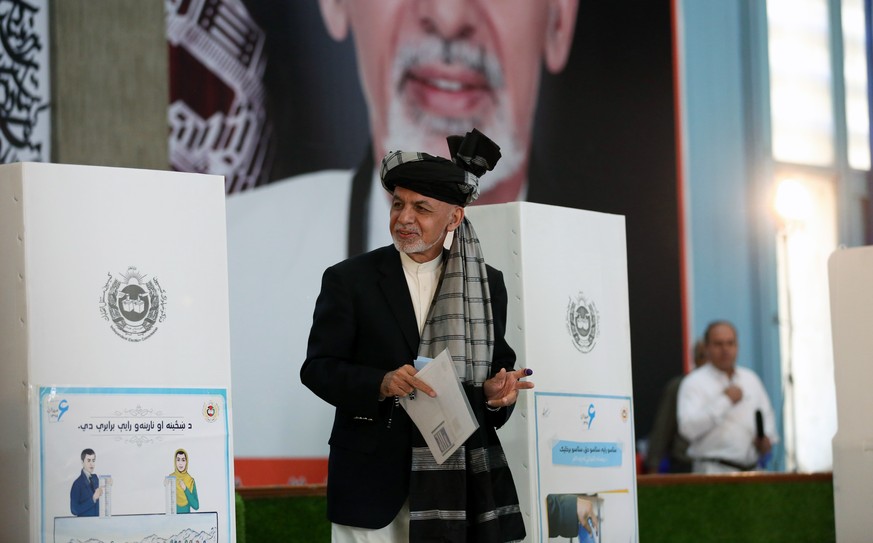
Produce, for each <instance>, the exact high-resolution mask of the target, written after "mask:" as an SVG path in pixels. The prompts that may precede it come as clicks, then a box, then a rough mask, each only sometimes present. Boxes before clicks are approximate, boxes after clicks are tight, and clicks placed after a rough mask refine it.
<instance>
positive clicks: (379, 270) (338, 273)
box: [300, 246, 515, 528]
mask: <svg viewBox="0 0 873 543" xmlns="http://www.w3.org/2000/svg"><path fill="white" fill-rule="evenodd" d="M488 281H489V285H490V289H491V304H492V312H493V314H494V335H495V347H494V358H493V360H492V365H491V372H492V373H491V374H492V375H493V374H495V373H497V372H498V371H500V368H506V369H507V370H511V369H512V368H513V366H514V365H515V353H514V352H513V350H512V349H511V348H510V347H509V345H508V344H507V343H506V340H505V338H504V333H505V329H506V305H507V295H506V287H505V285H504V283H503V274H501V273H500V272H499V271H497V270H495V269H494V268H491V267H490V266H489V267H488ZM418 344H419V333H418V325H417V324H416V320H415V310H414V309H413V307H412V300H411V299H410V296H409V288H408V287H407V284H406V279H405V277H404V275H403V267H402V264H401V262H400V254H399V253H398V252H397V250H396V249H395V248H394V247H393V246H387V247H382V248H381V249H376V250H374V251H371V252H369V253H365V254H362V255H359V256H356V257H354V258H350V259H348V260H345V261H343V262H340V263H339V264H336V265H334V266H331V267H330V268H328V269H327V270H326V271H325V272H324V276H323V277H322V284H321V293H320V294H319V296H318V300H317V301H316V302H315V312H314V315H313V322H312V330H311V331H310V334H309V346H308V349H307V354H306V361H305V362H304V363H303V367H302V368H301V369H300V378H301V380H302V382H303V384H304V385H306V386H307V387H309V388H310V389H311V390H312V391H313V392H315V393H316V394H317V395H318V396H319V397H320V398H322V399H323V400H325V401H326V402H328V403H330V404H331V405H333V406H335V407H336V414H335V416H334V422H333V429H332V431H331V436H330V442H329V443H330V457H329V459H328V481H327V515H328V518H329V519H330V521H331V522H334V523H337V524H345V525H348V526H357V527H362V528H381V527H384V526H386V525H388V523H389V522H391V521H392V520H393V519H394V517H395V516H396V515H397V512H398V511H400V507H401V506H402V505H403V503H404V501H405V500H406V498H407V495H408V494H409V475H410V470H411V450H412V449H411V439H412V432H413V429H414V427H413V424H412V422H411V421H410V419H409V417H408V416H407V414H406V411H405V410H404V409H403V408H402V407H400V406H399V405H395V402H394V400H393V398H387V399H385V400H383V401H379V387H380V385H381V383H382V378H383V377H384V376H385V374H386V373H387V372H389V371H391V370H394V369H397V368H398V367H400V366H402V365H404V364H411V363H412V362H413V360H414V359H415V357H416V356H417V353H418ZM510 411H511V410H510V409H501V410H499V411H497V412H490V411H489V412H488V413H487V417H488V418H487V422H488V425H489V426H490V428H489V429H488V431H491V432H493V431H494V428H496V427H500V426H501V425H502V424H503V423H504V422H506V419H507V418H508V416H509V413H510Z"/></svg>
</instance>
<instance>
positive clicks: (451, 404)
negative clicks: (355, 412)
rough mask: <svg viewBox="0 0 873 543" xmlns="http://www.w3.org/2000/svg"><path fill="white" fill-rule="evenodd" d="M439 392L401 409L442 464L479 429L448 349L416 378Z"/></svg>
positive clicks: (418, 396)
mask: <svg viewBox="0 0 873 543" xmlns="http://www.w3.org/2000/svg"><path fill="white" fill-rule="evenodd" d="M416 377H418V378H419V379H421V380H422V381H424V382H425V383H427V384H428V385H429V386H430V387H431V388H432V389H434V390H435V391H436V394H437V396H436V398H431V397H430V396H428V395H427V394H421V393H419V394H416V395H415V397H414V398H409V397H405V398H400V405H402V406H403V408H404V409H406V412H407V413H409V418H411V419H412V422H414V423H415V426H416V427H418V431H419V432H421V435H422V436H424V441H425V443H427V446H428V448H429V449H430V452H431V453H432V454H433V457H434V459H435V460H436V462H437V464H442V463H443V462H445V461H446V459H447V458H448V457H450V456H451V455H452V453H454V452H455V451H456V450H457V449H458V447H460V446H461V445H463V444H464V442H465V441H467V438H468V437H470V435H471V434H472V433H473V432H474V431H475V430H476V428H478V427H479V424H478V423H477V422H476V418H475V417H474V416H473V410H472V409H471V408H470V402H469V400H467V395H466V394H465V393H464V387H463V385H462V384H461V380H460V379H459V378H458V372H457V371H455V364H454V363H453V362H452V357H451V356H450V355H449V351H448V349H446V350H444V351H443V352H441V353H440V354H439V355H437V357H436V358H434V359H433V360H431V361H430V362H428V363H427V364H426V365H425V366H424V367H423V368H422V369H421V371H419V372H418V373H417V374H416Z"/></svg>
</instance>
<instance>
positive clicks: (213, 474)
mask: <svg viewBox="0 0 873 543" xmlns="http://www.w3.org/2000/svg"><path fill="white" fill-rule="evenodd" d="M38 402H39V405H38V409H36V410H35V412H36V413H38V414H39V420H38V435H39V449H38V453H39V460H38V462H39V463H38V468H39V469H38V473H39V478H38V482H37V483H36V484H37V486H38V492H36V493H35V495H36V496H38V497H39V507H40V515H39V519H40V522H41V526H40V529H39V533H40V534H41V536H42V537H41V541H43V542H52V543H54V542H58V543H59V542H63V543H70V542H84V541H88V542H89V543H102V542H105V543H109V542H118V541H125V542H129V543H135V542H146V541H148V542H157V541H161V542H170V541H198V542H200V543H217V542H218V541H230V540H231V533H232V518H231V517H232V515H233V511H234V509H233V502H232V499H233V480H232V475H231V463H230V462H231V458H230V452H229V451H230V448H229V447H230V442H229V440H230V433H229V428H228V424H229V422H228V421H229V413H228V407H227V391H226V389H198V388H179V389H174V388H166V389H164V388H83V387H60V386H58V387H51V386H42V387H40V388H39V394H38Z"/></svg>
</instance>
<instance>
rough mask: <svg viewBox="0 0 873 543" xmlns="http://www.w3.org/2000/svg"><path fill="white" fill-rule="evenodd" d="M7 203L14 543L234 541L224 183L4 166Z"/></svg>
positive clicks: (4, 240) (7, 379)
mask: <svg viewBox="0 0 873 543" xmlns="http://www.w3.org/2000/svg"><path fill="white" fill-rule="evenodd" d="M0 202H2V203H0V254H2V255H3V256H2V260H0V360H2V366H0V368H2V369H0V401H2V409H0V421H2V431H3V434H4V439H3V440H2V441H0V451H2V456H0V458H2V461H3V464H4V466H6V469H5V470H4V472H5V474H6V475H4V479H3V480H4V482H5V483H4V489H5V491H4V492H3V493H2V496H0V508H2V509H3V510H4V511H7V512H8V513H9V514H8V515H6V521H5V522H4V526H3V534H4V536H3V538H4V540H9V541H46V542H50V541H54V536H55V529H56V526H57V527H58V529H62V532H63V536H64V537H65V538H68V539H65V540H69V539H70V538H75V539H78V540H81V541H85V540H89V539H93V540H96V541H100V540H105V541H110V540H115V541H119V540H123V541H139V540H142V539H144V538H145V537H147V536H149V535H152V534H154V535H155V537H163V538H166V539H167V540H170V539H171V538H173V537H176V538H177V539H179V540H183V539H186V538H190V537H196V538H197V539H199V540H202V541H228V540H229V541H233V540H235V532H234V530H235V528H234V522H233V518H234V500H233V463H232V458H233V451H232V439H231V423H230V420H231V418H230V404H229V400H230V355H229V340H228V303H227V262H226V241H225V239H226V234H225V212H224V183H223V179H222V178H221V177H219V176H209V175H198V174H186V173H177V172H166V171H146V170H132V169H121V168H104V167H87V166H70V165H58V164H37V163H21V164H10V165H4V166H0ZM88 451H90V452H88ZM168 476H171V477H172V478H173V479H172V481H175V482H176V487H175V494H174V496H175V502H173V501H172V500H170V499H168V498H167V495H168V493H167V488H166V487H165V485H164V481H165V480H166V479H167V477H168ZM186 512H189V513H201V514H198V515H190V516H189V517H180V516H179V514H180V513H186ZM92 515H93V516H103V517H112V522H105V523H100V522H94V520H93V519H89V518H84V517H89V516H92ZM188 519H190V522H189V521H188ZM61 527H62V528H61ZM145 531H148V533H145Z"/></svg>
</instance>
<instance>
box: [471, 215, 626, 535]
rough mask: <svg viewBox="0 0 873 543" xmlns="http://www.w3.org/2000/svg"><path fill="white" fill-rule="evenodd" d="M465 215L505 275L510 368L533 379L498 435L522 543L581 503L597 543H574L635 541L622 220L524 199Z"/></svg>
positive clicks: (562, 522)
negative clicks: (564, 508) (595, 523)
mask: <svg viewBox="0 0 873 543" xmlns="http://www.w3.org/2000/svg"><path fill="white" fill-rule="evenodd" d="M467 216H468V217H469V218H470V220H471V222H472V223H473V226H474V228H475V229H476V232H477V233H478V235H479V239H480V240H481V242H482V249H483V252H484V255H485V260H486V262H488V263H489V264H491V265H492V266H494V267H496V268H498V269H500V270H502V271H503V272H504V278H505V280H506V286H507V290H508V293H509V318H508V323H507V339H508V341H509V343H510V345H512V346H513V348H515V350H516V352H517V354H518V367H528V368H531V369H533V371H534V373H533V376H532V377H531V380H533V381H534V382H535V388H534V389H533V390H531V391H526V392H523V393H522V394H521V395H520V397H519V401H518V404H517V406H516V411H515V413H514V414H513V416H512V417H511V418H510V421H509V423H508V424H507V425H506V426H505V427H504V428H502V429H501V430H500V437H501V440H502V442H503V444H504V447H505V449H506V455H507V459H508V462H509V464H510V467H511V468H512V473H513V476H514V478H515V480H516V486H517V487H518V491H519V498H520V501H521V507H522V512H523V513H524V514H525V517H526V518H525V524H526V527H527V532H528V537H527V541H536V542H541V541H549V540H550V539H549V526H550V525H552V528H553V531H557V529H558V527H559V526H561V525H566V524H567V519H560V518H558V517H557V516H556V515H553V514H550V513H549V511H552V512H555V511H557V510H558V509H559V507H558V505H557V504H558V503H559V502H560V501H561V500H566V499H570V500H576V499H578V498H577V497H578V496H580V495H584V496H586V497H587V498H588V499H590V500H591V501H592V502H593V504H594V506H595V510H596V511H597V515H598V518H599V519H600V530H599V531H598V533H595V535H596V538H595V537H589V536H588V535H587V533H586V532H578V533H576V534H574V538H575V537H578V538H579V541H580V543H581V542H582V541H637V540H638V530H637V500H636V473H635V467H636V466H635V462H634V458H635V451H634V428H633V400H632V381H631V352H630V320H629V310H628V290H627V257H626V256H627V255H626V240H625V226H624V217H622V216H618V215H609V214H603V213H595V212H590V211H582V210H577V209H569V208H562V207H555V206H545V205H539V204H531V203H522V202H518V203H511V204H500V205H489V206H476V207H471V208H468V209H467ZM569 520H570V521H571V522H570V524H571V525H572V524H573V522H574V519H569ZM575 529H578V528H575ZM563 530H564V533H563V534H562V537H559V538H556V539H554V540H556V541H565V540H567V537H569V536H568V535H567V532H566V530H567V528H566V527H565V528H563ZM558 533H560V532H558Z"/></svg>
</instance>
